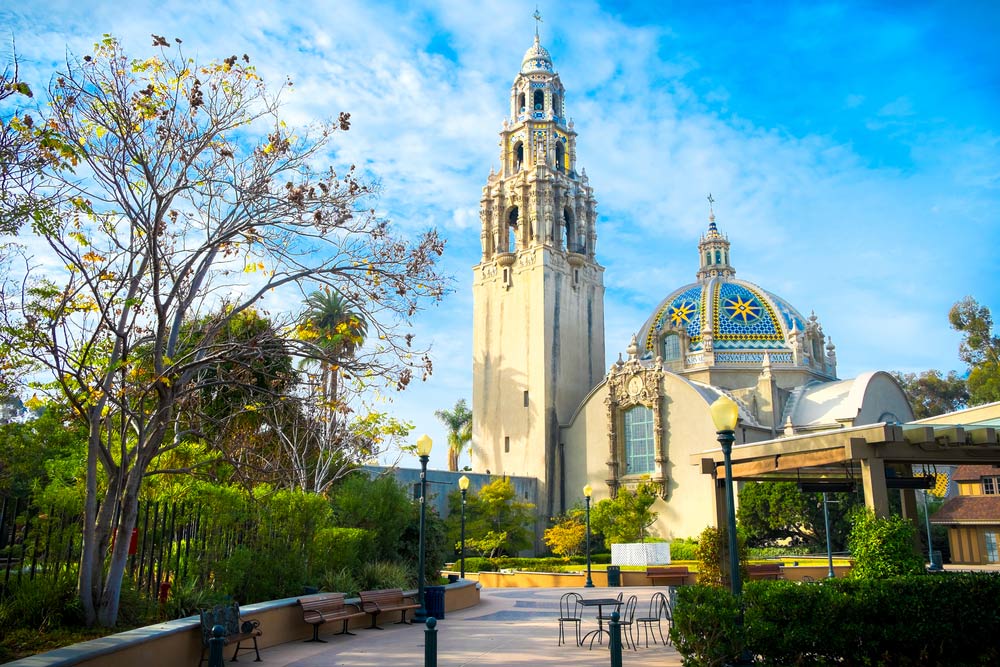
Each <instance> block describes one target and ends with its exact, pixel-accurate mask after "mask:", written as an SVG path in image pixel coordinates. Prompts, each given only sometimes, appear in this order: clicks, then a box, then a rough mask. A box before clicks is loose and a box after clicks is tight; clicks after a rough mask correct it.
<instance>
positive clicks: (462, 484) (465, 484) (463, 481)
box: [458, 475, 469, 579]
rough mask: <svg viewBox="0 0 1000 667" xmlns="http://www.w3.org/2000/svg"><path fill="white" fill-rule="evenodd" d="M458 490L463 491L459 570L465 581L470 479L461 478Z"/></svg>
mask: <svg viewBox="0 0 1000 667" xmlns="http://www.w3.org/2000/svg"><path fill="white" fill-rule="evenodd" d="M458 488H459V489H461V490H462V554H461V558H462V566H461V568H460V570H459V572H460V575H459V576H461V577H462V579H465V494H466V492H468V490H469V478H468V477H466V476H465V475H462V476H461V477H459V478H458Z"/></svg>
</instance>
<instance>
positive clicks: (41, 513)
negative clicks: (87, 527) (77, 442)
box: [0, 497, 267, 599]
mask: <svg viewBox="0 0 1000 667" xmlns="http://www.w3.org/2000/svg"><path fill="white" fill-rule="evenodd" d="M261 537H267V533H265V534H264V535H263V536H262V535H261V531H259V530H257V526H256V522H254V521H252V520H250V519H246V520H242V521H233V520H232V517H231V516H228V517H215V518H213V517H212V516H210V515H209V513H208V512H206V511H203V508H202V507H201V506H199V505H194V504H191V503H179V502H159V501H147V502H143V503H141V504H140V507H139V516H138V519H137V521H136V527H135V529H134V530H133V531H132V535H131V536H129V555H128V563H127V567H126V572H127V573H128V576H129V577H130V578H131V580H132V582H133V585H134V586H135V588H136V589H137V590H139V591H141V592H142V593H144V594H145V595H146V596H148V597H150V598H154V597H160V598H161V599H163V598H164V597H165V596H166V588H165V587H164V586H165V585H167V586H169V582H172V581H176V580H177V579H179V578H180V579H187V578H188V577H194V578H197V579H198V580H201V581H204V580H205V579H206V578H207V577H209V576H210V575H211V572H210V567H211V564H212V563H218V562H220V561H222V560H223V559H225V558H226V557H227V556H229V555H230V554H231V553H232V552H233V550H234V549H235V548H236V547H238V546H241V545H246V544H247V543H248V542H258V541H259V540H260V538H261ZM114 539H117V536H115V538H114ZM82 541H83V516H82V514H81V513H79V512H69V511H59V510H57V509H56V508H55V507H51V506H49V507H44V506H40V504H39V503H36V502H35V501H34V500H33V499H32V498H19V497H2V498H0V595H3V594H5V593H6V592H8V591H10V590H11V589H12V587H14V586H16V585H19V584H20V583H21V582H22V581H24V580H26V579H27V580H34V579H38V578H46V579H50V580H59V579H60V578H63V577H66V578H69V579H71V580H75V578H76V574H77V567H78V562H79V559H80V552H81V546H82Z"/></svg>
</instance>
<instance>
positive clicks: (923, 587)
mask: <svg viewBox="0 0 1000 667" xmlns="http://www.w3.org/2000/svg"><path fill="white" fill-rule="evenodd" d="M998 600H1000V574H995V573H943V574H934V575H929V574H920V575H906V576H900V577H893V578H889V579H878V580H848V579H829V580H824V581H821V582H818V583H811V584H803V583H798V582H790V581H750V582H747V583H746V585H745V587H744V589H743V606H744V622H743V626H742V627H739V626H737V625H736V624H735V623H734V622H733V621H734V619H735V615H734V613H735V612H734V610H735V608H736V602H735V599H734V598H733V597H732V596H731V595H730V594H729V593H728V591H727V590H725V589H717V588H716V589H713V588H709V587H706V586H688V587H683V588H681V589H679V591H678V602H677V608H676V610H675V614H674V627H673V628H672V629H671V631H670V634H671V637H672V638H673V640H674V643H675V645H676V647H677V650H678V651H679V652H680V653H681V655H682V656H683V658H684V664H685V665H691V666H700V665H721V664H724V663H725V662H726V661H728V660H732V659H733V658H734V657H735V656H736V655H738V654H739V652H740V651H741V650H742V648H743V646H744V643H745V647H746V649H747V651H748V652H749V653H750V654H751V655H753V656H756V660H755V664H759V665H773V666H778V665H815V666H825V665H873V666H880V665H885V666H901V667H902V666H910V665H913V666H916V665H948V666H955V667H965V666H982V665H995V664H998V663H1000V642H998V641H997V637H1000V606H998V604H997V601H998Z"/></svg>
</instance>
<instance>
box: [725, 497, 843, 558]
mask: <svg viewBox="0 0 1000 667" xmlns="http://www.w3.org/2000/svg"><path fill="white" fill-rule="evenodd" d="M828 500H829V502H828V503H827V507H828V510H829V513H830V533H831V535H830V541H831V545H832V547H833V550H834V551H842V550H843V548H844V545H845V544H846V541H847V532H848V530H849V528H850V522H849V516H850V513H851V511H852V509H853V508H854V507H856V506H857V504H858V502H859V501H858V497H857V495H856V494H853V493H830V494H828ZM736 517H737V519H738V520H739V525H740V528H741V530H743V531H744V532H745V534H746V539H747V541H748V542H749V544H751V545H752V546H774V545H777V544H779V543H780V544H786V543H787V544H791V545H792V546H800V545H804V546H806V547H808V548H810V550H814V549H815V550H818V549H821V548H825V547H826V532H825V531H826V526H825V521H824V518H823V494H821V493H804V492H802V491H800V490H799V488H798V485H796V484H795V483H794V482H749V483H747V484H744V485H743V486H742V487H741V488H740V501H739V506H738V507H737V509H736Z"/></svg>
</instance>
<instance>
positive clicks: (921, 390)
mask: <svg viewBox="0 0 1000 667" xmlns="http://www.w3.org/2000/svg"><path fill="white" fill-rule="evenodd" d="M892 376H893V377H894V378H896V380H897V381H898V382H899V384H900V386H901V387H902V388H903V391H904V392H906V397H907V398H908V399H909V400H910V407H911V408H913V417H914V418H915V419H924V418H926V417H934V416H936V415H941V414H944V413H946V412H954V411H955V410H960V409H962V408H964V407H965V406H966V405H967V404H968V402H969V389H968V387H967V386H966V383H965V379H963V378H962V377H960V376H959V374H958V373H956V372H955V371H948V375H942V374H941V371H937V370H929V371H924V372H922V373H920V374H919V375H918V374H916V373H897V372H894V373H893V374H892Z"/></svg>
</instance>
